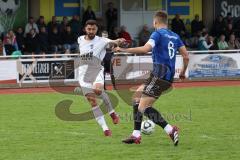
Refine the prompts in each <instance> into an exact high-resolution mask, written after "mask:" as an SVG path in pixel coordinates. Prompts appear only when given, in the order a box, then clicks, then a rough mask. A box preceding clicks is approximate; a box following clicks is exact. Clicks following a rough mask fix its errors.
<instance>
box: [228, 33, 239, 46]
mask: <svg viewBox="0 0 240 160" xmlns="http://www.w3.org/2000/svg"><path fill="white" fill-rule="evenodd" d="M228 47H229V49H240V43H239V41H238V40H237V39H236V37H235V35H234V34H231V35H230V38H229V41H228Z"/></svg>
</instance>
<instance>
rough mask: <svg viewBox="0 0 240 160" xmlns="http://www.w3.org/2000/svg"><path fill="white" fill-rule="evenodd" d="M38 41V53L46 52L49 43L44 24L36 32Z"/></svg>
mask: <svg viewBox="0 0 240 160" xmlns="http://www.w3.org/2000/svg"><path fill="white" fill-rule="evenodd" d="M38 42H39V51H40V54H46V53H47V52H48V48H49V43H48V34H47V31H46V27H44V26H42V27H41V28H40V32H39V34H38Z"/></svg>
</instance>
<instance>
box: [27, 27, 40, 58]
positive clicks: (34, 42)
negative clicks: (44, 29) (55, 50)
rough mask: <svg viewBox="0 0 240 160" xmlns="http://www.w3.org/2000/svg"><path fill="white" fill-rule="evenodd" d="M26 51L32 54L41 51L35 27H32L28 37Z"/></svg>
mask: <svg viewBox="0 0 240 160" xmlns="http://www.w3.org/2000/svg"><path fill="white" fill-rule="evenodd" d="M26 51H27V52H28V53H31V54H38V53H39V42H38V36H37V33H36V31H35V29H31V30H30V32H29V33H28V34H27V37H26Z"/></svg>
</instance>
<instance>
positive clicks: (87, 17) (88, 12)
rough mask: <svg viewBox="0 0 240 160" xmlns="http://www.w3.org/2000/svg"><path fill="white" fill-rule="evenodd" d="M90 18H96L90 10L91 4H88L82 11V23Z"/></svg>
mask: <svg viewBox="0 0 240 160" xmlns="http://www.w3.org/2000/svg"><path fill="white" fill-rule="evenodd" d="M90 19H93V20H96V15H95V13H94V12H93V10H92V6H88V7H87V10H86V11H85V12H84V14H83V20H82V25H83V26H84V25H85V23H86V22H87V20H90Z"/></svg>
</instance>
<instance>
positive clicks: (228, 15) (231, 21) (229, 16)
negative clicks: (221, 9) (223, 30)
mask: <svg viewBox="0 0 240 160" xmlns="http://www.w3.org/2000/svg"><path fill="white" fill-rule="evenodd" d="M224 21H225V24H226V26H227V25H228V24H232V25H233V18H232V13H230V12H229V13H228V14H227V17H226V18H225V19H224Z"/></svg>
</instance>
